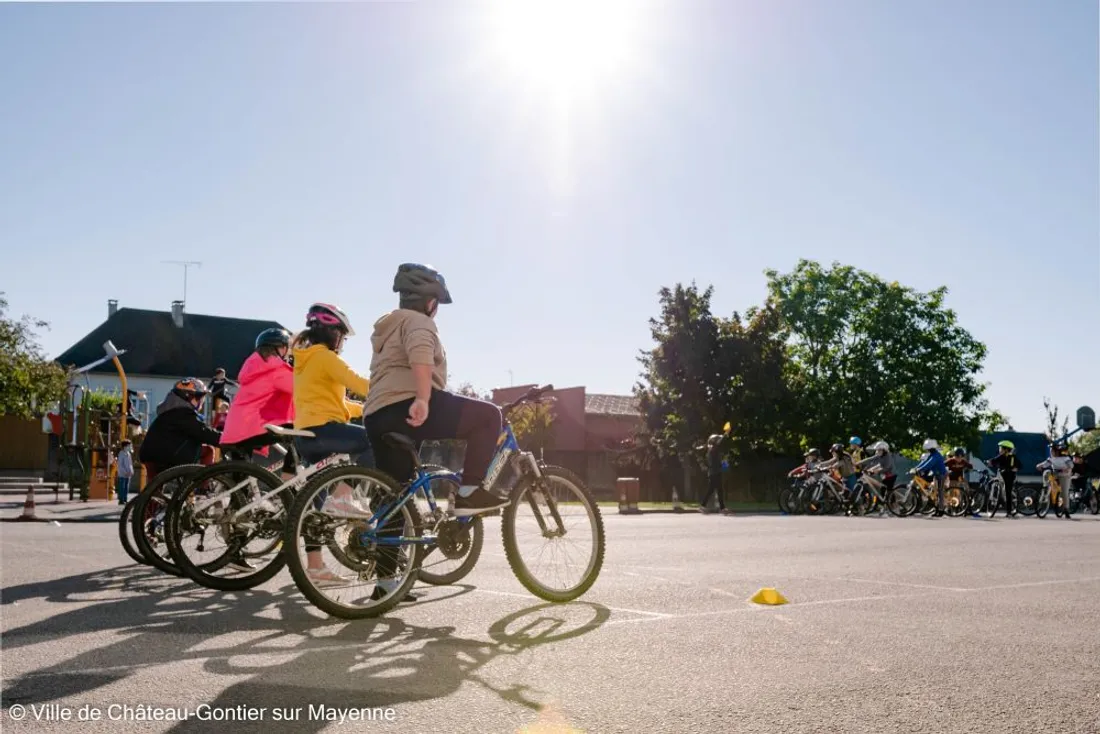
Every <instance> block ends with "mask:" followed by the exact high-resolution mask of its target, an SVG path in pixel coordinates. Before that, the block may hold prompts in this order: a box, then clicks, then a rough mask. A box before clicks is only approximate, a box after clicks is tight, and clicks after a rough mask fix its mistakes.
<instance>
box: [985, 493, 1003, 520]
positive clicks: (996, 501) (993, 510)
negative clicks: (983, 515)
mask: <svg viewBox="0 0 1100 734" xmlns="http://www.w3.org/2000/svg"><path fill="white" fill-rule="evenodd" d="M983 494H984V495H985V497H984V499H983V500H982V503H983V504H984V505H985V509H986V510H987V511H988V512H989V516H990V517H993V516H994V515H996V514H997V510H999V509H1001V505H1003V504H1004V502H1003V501H1002V500H1001V493H1000V492H997V495H996V498H994V495H993V492H989V493H988V494H985V493H984V492H983ZM1005 514H1006V515H1007V514H1008V507H1007V505H1006V506H1005Z"/></svg>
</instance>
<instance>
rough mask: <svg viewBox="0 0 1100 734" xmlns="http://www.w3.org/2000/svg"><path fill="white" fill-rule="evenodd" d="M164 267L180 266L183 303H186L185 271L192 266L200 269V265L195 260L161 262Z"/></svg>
mask: <svg viewBox="0 0 1100 734" xmlns="http://www.w3.org/2000/svg"><path fill="white" fill-rule="evenodd" d="M161 262H163V263H164V264H165V265H180V266H182V267H183V302H184V303H187V269H188V268H190V267H191V266H193V265H197V266H199V267H200V268H201V267H202V263H201V262H198V261H197V260H161Z"/></svg>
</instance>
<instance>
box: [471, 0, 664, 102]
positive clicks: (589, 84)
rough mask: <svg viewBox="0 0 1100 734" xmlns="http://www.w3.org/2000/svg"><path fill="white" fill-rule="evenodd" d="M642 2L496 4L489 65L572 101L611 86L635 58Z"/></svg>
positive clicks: (513, 0)
mask: <svg viewBox="0 0 1100 734" xmlns="http://www.w3.org/2000/svg"><path fill="white" fill-rule="evenodd" d="M642 6H643V2H641V0H499V1H498V2H496V3H494V5H493V7H492V11H491V18H490V22H491V24H492V27H491V32H490V36H491V39H490V40H491V43H492V44H493V52H494V53H493V57H494V59H493V62H494V63H495V64H497V65H498V66H499V68H500V70H501V71H503V72H504V73H505V74H514V75H516V76H518V77H519V79H520V81H521V82H523V83H527V84H532V85H537V86H539V87H541V88H542V91H544V92H548V93H551V94H553V95H555V96H564V97H567V98H568V97H572V96H574V95H575V94H577V93H578V92H583V91H591V90H592V89H593V88H594V87H596V86H598V85H599V84H601V83H606V82H608V81H611V80H613V79H614V78H615V77H616V76H618V75H619V74H620V73H621V72H622V71H623V70H624V69H626V68H627V67H629V66H630V65H631V63H632V62H633V60H634V55H635V54H636V53H637V52H638V50H639V49H638V48H637V46H638V43H637V41H638V37H637V31H638V20H639V15H640V13H639V12H638V11H639V10H640V8H641V7H642Z"/></svg>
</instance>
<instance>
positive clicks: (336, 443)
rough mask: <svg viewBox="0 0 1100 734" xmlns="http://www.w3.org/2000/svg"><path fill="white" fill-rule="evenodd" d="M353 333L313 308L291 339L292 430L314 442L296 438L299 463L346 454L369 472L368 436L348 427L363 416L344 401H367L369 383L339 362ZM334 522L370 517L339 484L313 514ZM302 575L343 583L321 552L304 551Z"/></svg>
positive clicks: (330, 312) (332, 311)
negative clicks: (357, 398) (307, 434)
mask: <svg viewBox="0 0 1100 734" xmlns="http://www.w3.org/2000/svg"><path fill="white" fill-rule="evenodd" d="M354 335H355V330H354V329H352V327H351V321H350V320H349V319H348V317H347V314H345V313H344V312H343V311H342V310H341V309H340V307H338V306H334V305H332V304H329V303H314V304H313V305H311V306H310V307H309V310H308V311H307V312H306V328H305V330H304V331H302V332H301V333H299V334H298V336H296V337H295V338H294V341H293V343H292V344H291V350H292V353H293V355H294V368H293V369H294V388H293V389H294V428H295V429H296V430H301V431H309V432H310V433H312V434H313V437H312V438H306V437H301V436H300V437H298V438H297V439H296V441H295V442H296V444H297V446H298V453H299V454H300V456H301V458H302V461H304V462H307V463H310V464H313V463H316V462H318V461H321V460H322V459H325V458H327V457H329V456H332V455H333V454H349V455H350V456H351V457H352V460H353V461H354V462H355V463H356V464H358V465H359V466H363V467H367V468H373V467H374V452H373V451H372V450H371V443H370V440H369V439H368V438H367V432H366V431H365V430H363V427H362V426H358V425H355V424H353V423H350V422H349V421H350V420H351V419H352V418H353V417H358V416H360V415H362V413H363V405H362V403H358V402H356V401H353V400H348V399H347V397H346V395H347V393H348V392H349V391H350V392H351V393H353V394H356V395H364V396H365V395H367V394H368V392H369V389H370V381H369V380H368V379H367V378H366V377H363V376H362V375H360V374H359V373H358V372H356V371H355V370H353V369H352V368H351V367H349V366H348V364H347V363H346V362H345V361H344V360H343V359H342V358H341V357H340V350H341V349H342V348H343V345H344V340H345V339H346V338H348V337H349V336H354ZM317 509H318V510H319V511H320V512H322V513H324V514H327V515H331V516H333V517H343V518H366V517H370V514H371V511H370V509H369V508H367V507H363V506H362V505H361V504H360V502H359V501H358V500H357V499H356V498H355V497H354V496H353V495H352V489H351V487H350V486H349V485H347V484H346V483H343V482H341V483H340V484H338V485H337V487H336V489H335V490H333V492H332V493H331V494H329V495H328V497H327V498H326V499H325V501H324V504H323V505H322V506H321V507H318V508H317ZM306 555H307V557H308V566H307V568H306V572H307V573H308V574H309V575H310V577H311V578H312V579H313V580H314V581H319V582H323V583H342V582H343V581H344V579H342V578H341V577H340V576H338V575H336V574H334V573H333V572H332V571H330V570H329V569H328V568H327V567H326V566H325V565H324V561H323V559H322V557H321V549H320V547H319V546H313V545H307V546H306Z"/></svg>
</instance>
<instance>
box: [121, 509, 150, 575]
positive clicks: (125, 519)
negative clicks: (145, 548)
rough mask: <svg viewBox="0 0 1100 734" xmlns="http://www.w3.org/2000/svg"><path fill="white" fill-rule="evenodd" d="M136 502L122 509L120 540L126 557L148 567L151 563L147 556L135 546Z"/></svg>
mask: <svg viewBox="0 0 1100 734" xmlns="http://www.w3.org/2000/svg"><path fill="white" fill-rule="evenodd" d="M135 503H136V498H135V501H134V502H127V503H126V506H125V507H124V508H122V516H121V517H119V518H118V539H119V540H121V541H122V549H123V550H124V551H126V555H128V556H130V558H133V559H134V560H135V561H137V562H138V563H140V564H141V565H143V566H148V565H149V561H147V560H145V556H143V555H142V554H141V551H139V550H138V549H137V546H135V545H134V526H133V522H132V520H133V516H134V504H135Z"/></svg>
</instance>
